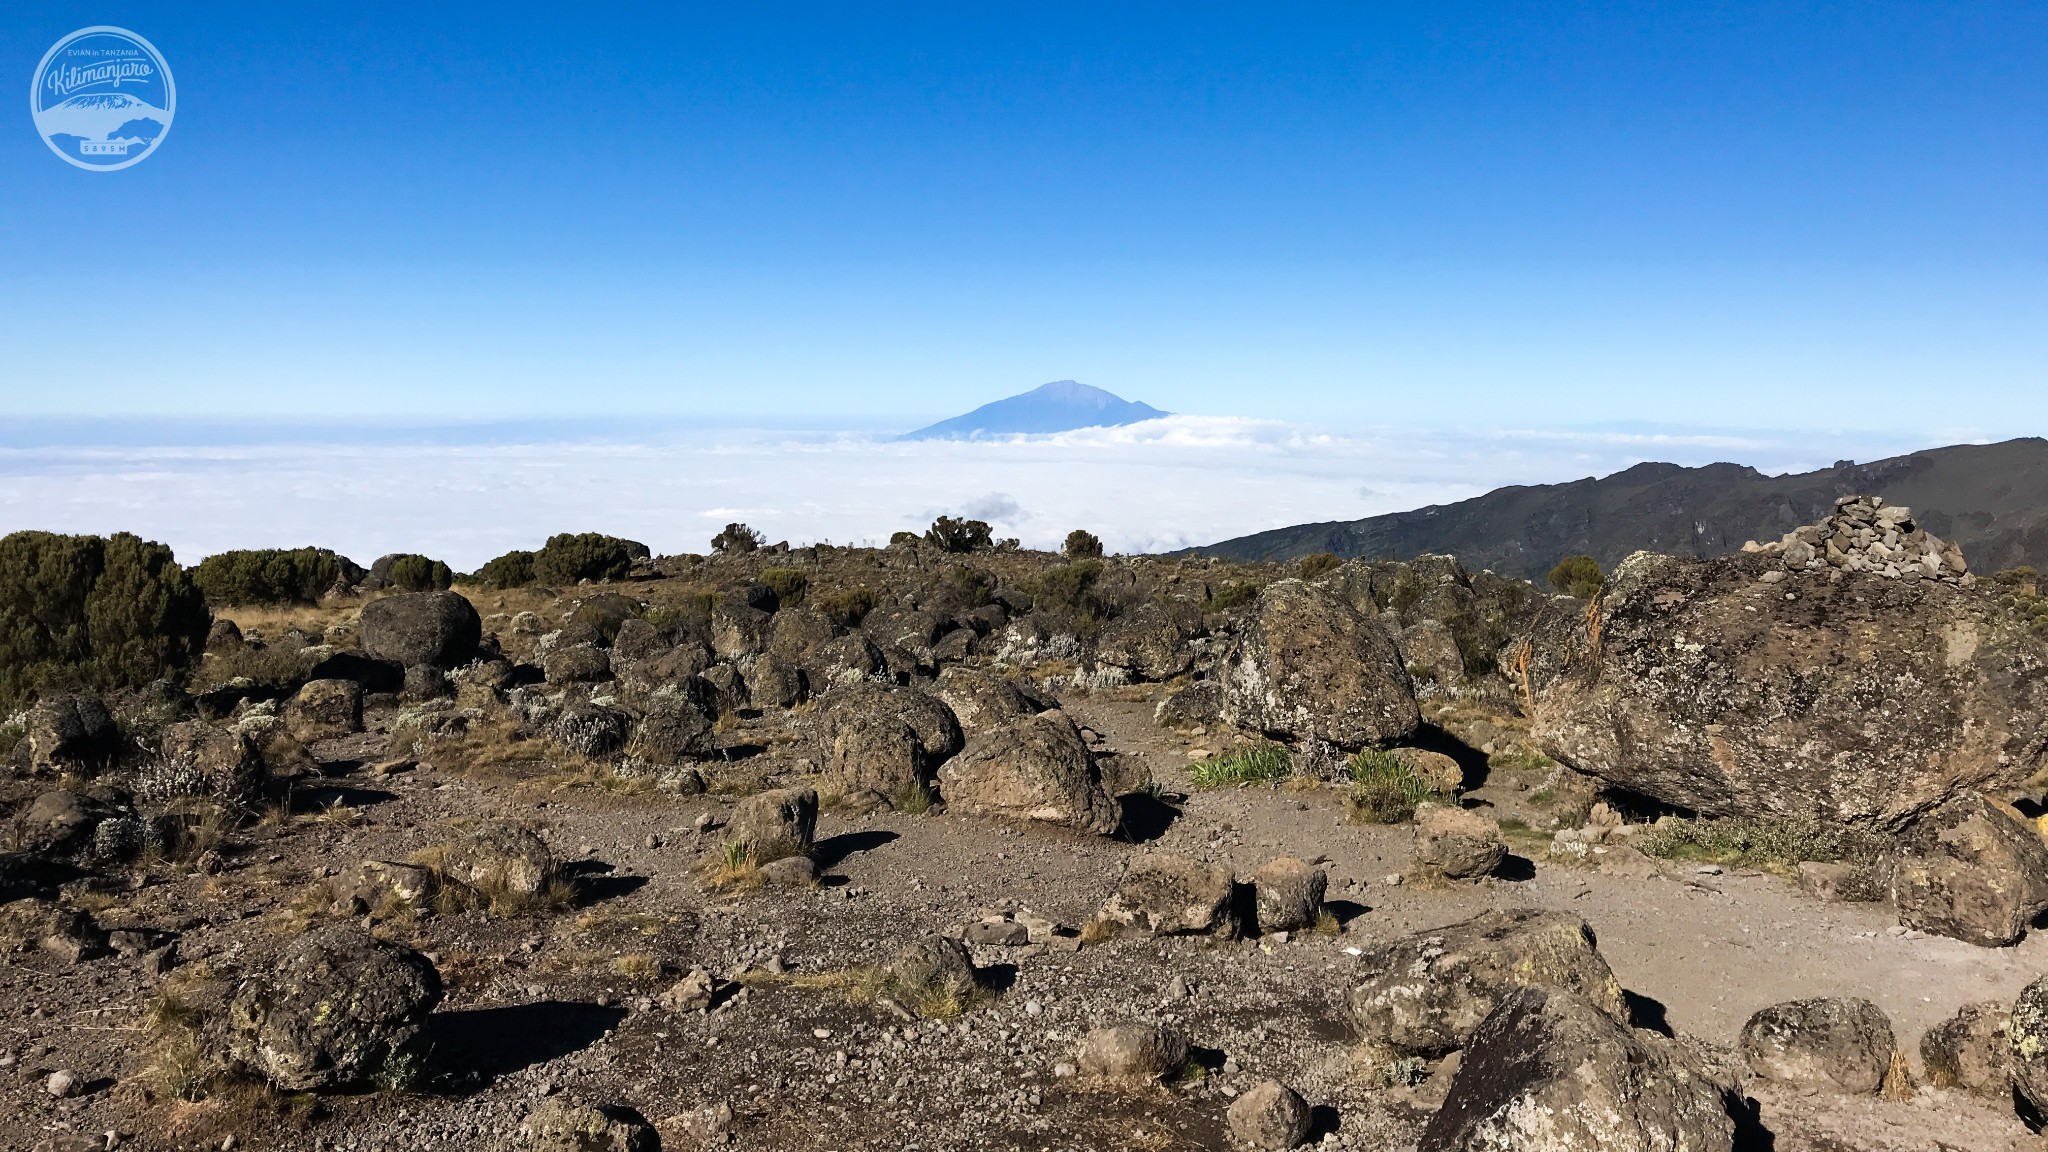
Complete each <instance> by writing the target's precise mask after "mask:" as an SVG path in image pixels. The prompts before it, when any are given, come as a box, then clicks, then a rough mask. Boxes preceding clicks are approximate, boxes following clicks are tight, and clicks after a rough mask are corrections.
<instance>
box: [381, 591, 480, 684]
mask: <svg viewBox="0 0 2048 1152" xmlns="http://www.w3.org/2000/svg"><path fill="white" fill-rule="evenodd" d="M356 629H357V634H358V635H359V636H360V638H361V640H362V645H363V651H365V652H367V653H369V654H370V655H371V656H373V657H375V658H377V659H379V660H395V661H397V662H398V663H400V664H403V665H405V666H407V667H411V666H412V665H415V664H429V665H432V666H434V667H436V668H453V667H455V666H457V665H459V664H463V663H466V662H468V661H469V660H470V659H472V658H473V657H475V656H476V650H477V645H478V644H479V643H480V642H481V641H482V639H483V620H482V618H481V617H479V616H478V615H477V614H476V609H475V608H474V607H473V606H471V604H470V602H469V601H468V600H465V599H463V598H462V596H460V595H459V594H457V593H454V592H407V593H401V594H399V595H396V596H386V597H384V598H382V599H379V600H372V601H370V602H369V603H368V604H365V605H364V606H363V614H362V617H361V619H360V620H359V621H358V623H357V626H356Z"/></svg>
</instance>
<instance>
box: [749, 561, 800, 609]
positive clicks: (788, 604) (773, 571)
mask: <svg viewBox="0 0 2048 1152" xmlns="http://www.w3.org/2000/svg"><path fill="white" fill-rule="evenodd" d="M760 579H761V583H763V584H766V585H767V586H768V587H769V589H770V590H771V591H773V592H774V593H775V600H776V603H778V604H780V605H781V606H782V607H784V608H794V607H796V606H797V605H799V604H801V603H803V602H804V593H805V592H807V591H809V589H810V586H811V578H810V577H809V576H806V575H804V574H803V571H802V570H801V569H797V568H764V569H762V570H761V577H760Z"/></svg>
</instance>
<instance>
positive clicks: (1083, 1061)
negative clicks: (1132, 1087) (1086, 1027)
mask: <svg viewBox="0 0 2048 1152" xmlns="http://www.w3.org/2000/svg"><path fill="white" fill-rule="evenodd" d="M1076 1062H1077V1063H1078V1064H1079V1065H1080V1068H1081V1072H1082V1074H1083V1075H1087V1076H1100V1077H1103V1078H1104V1079H1108V1080H1118V1081H1123V1082H1125V1083H1149V1082H1151V1081H1154V1080H1161V1079H1164V1078H1166V1077H1169V1076H1173V1075H1175V1074H1177V1073H1178V1072H1179V1071H1180V1070H1181V1068H1183V1067H1184V1066H1186V1064H1187V1062H1188V1041H1187V1037H1185V1036H1183V1035H1181V1034H1180V1032H1178V1031H1176V1030H1175V1029H1172V1028H1166V1027H1161V1026H1159V1025H1156V1024H1114V1025H1111V1026H1109V1027H1106V1028H1097V1029H1094V1030H1093V1031H1091V1032H1089V1033H1088V1034H1087V1035H1086V1036H1084V1037H1082V1038H1081V1047H1080V1051H1079V1054H1078V1056H1077V1059H1076Z"/></svg>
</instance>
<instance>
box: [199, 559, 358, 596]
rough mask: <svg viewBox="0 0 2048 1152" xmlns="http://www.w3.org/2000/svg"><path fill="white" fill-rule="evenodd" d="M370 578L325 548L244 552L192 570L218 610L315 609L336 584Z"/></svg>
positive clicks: (202, 561)
mask: <svg viewBox="0 0 2048 1152" xmlns="http://www.w3.org/2000/svg"><path fill="white" fill-rule="evenodd" d="M366 575H368V573H367V572H365V571H363V569H362V567H361V566H360V565H358V564H356V563H355V562H354V561H352V560H350V559H349V558H348V557H346V556H343V555H340V554H338V553H336V552H333V551H330V550H329V549H326V548H243V549H237V550H234V551H231V552H219V553H216V554H214V555H212V556H208V557H207V558H206V559H204V560H201V561H200V562H199V566H198V567H196V568H194V569H192V581H193V583H195V584H197V585H198V586H199V590H200V592H201V593H203V594H204V595H205V596H206V602H207V603H208V604H210V605H213V606H215V607H222V606H225V605H229V604H312V603H314V602H316V601H318V600H319V599H320V597H322V596H325V595H326V594H327V591H328V589H330V588H333V587H334V586H335V585H336V584H354V583H356V582H358V581H360V580H361V579H362V578H363V577H364V576H366Z"/></svg>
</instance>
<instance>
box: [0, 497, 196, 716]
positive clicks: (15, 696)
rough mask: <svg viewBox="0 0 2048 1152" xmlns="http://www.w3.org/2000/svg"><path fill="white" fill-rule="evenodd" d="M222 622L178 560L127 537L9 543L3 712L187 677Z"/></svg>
mask: <svg viewBox="0 0 2048 1152" xmlns="http://www.w3.org/2000/svg"><path fill="white" fill-rule="evenodd" d="M212 624H213V616H212V614H211V613H210V612H208V611H207V608H206V599H205V596H204V595H203V594H202V593H201V592H200V589H199V587H198V585H197V584H195V583H194V582H193V580H192V578H191V576H190V575H189V574H187V573H186V571H185V570H184V569H183V568H180V567H179V566H178V563H177V561H176V560H174V559H173V558H172V556H171V550H170V549H169V548H166V547H165V546H163V545H162V544H157V543H153V542H150V541H145V540H143V539H141V538H139V537H136V536H131V535H129V534H128V533H126V532H122V533H117V534H115V535H114V536H112V537H108V538H105V539H102V538H101V537H98V536H59V535H56V534H54V533H50V532H15V533H12V534H10V535H8V536H6V537H0V709H9V710H11V709H14V708H18V707H21V706H22V705H24V704H26V703H28V702H29V701H30V700H31V699H33V698H34V697H35V696H36V695H38V694H39V693H41V692H44V691H51V690H63V689H91V690H94V691H112V690H115V689H121V688H136V687H141V686H142V685H144V684H147V683H149V682H150V681H152V680H157V679H160V678H162V677H165V676H175V675H181V674H182V673H183V672H184V670H185V669H187V668H189V667H191V666H192V665H193V664H194V663H196V662H197V661H198V659H199V654H200V652H201V651H203V650H204V649H205V647H206V633H207V629H208V628H210V627H211V626H212Z"/></svg>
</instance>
